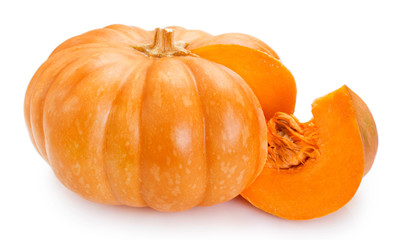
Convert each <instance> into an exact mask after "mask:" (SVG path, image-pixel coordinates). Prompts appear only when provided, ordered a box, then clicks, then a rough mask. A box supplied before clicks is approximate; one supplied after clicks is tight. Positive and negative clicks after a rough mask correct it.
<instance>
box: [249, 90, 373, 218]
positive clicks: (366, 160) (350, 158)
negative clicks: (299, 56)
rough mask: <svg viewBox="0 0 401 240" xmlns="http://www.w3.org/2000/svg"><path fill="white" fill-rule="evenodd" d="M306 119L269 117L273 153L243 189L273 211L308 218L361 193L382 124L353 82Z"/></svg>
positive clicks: (321, 100)
mask: <svg viewBox="0 0 401 240" xmlns="http://www.w3.org/2000/svg"><path fill="white" fill-rule="evenodd" d="M312 114H313V119H312V120H310V121H309V122H307V123H300V122H299V121H298V120H297V119H296V118H295V117H294V116H293V115H288V114H285V113H280V112H279V113H276V114H275V116H274V117H273V118H272V119H270V121H269V122H268V142H269V146H268V159H267V162H266V165H265V167H264V169H263V171H262V173H261V174H260V175H259V176H258V177H257V179H256V181H255V182H254V183H253V184H252V185H251V186H250V187H248V188H247V189H245V191H244V192H243V193H242V196H243V197H244V198H245V199H247V200H248V201H249V202H250V203H251V204H253V205H254V206H256V207H258V208H260V209H262V210H264V211H266V212H268V213H271V214H273V215H276V216H279V217H282V218H286V219H294V220H306V219H312V218H317V217H321V216H324V215H327V214H329V213H332V212H334V211H336V210H338V209H339V208H341V207H342V206H344V205H345V204H346V203H347V202H348V201H349V200H350V199H351V198H352V197H353V196H354V194H355V192H356V191H357V189H358V187H359V184H360V182H361V180H362V177H363V176H364V175H365V174H366V173H367V172H368V171H369V169H370V168H371V166H372V164H373V160H374V157H375V155H376V151H377V146H378V136H377V130H376V125H375V122H374V120H373V117H372V114H371V113H370V111H369V109H368V107H367V105H366V104H365V103H364V102H363V101H362V99H361V98H359V96H357V95H356V94H355V93H354V92H352V91H351V90H350V89H349V88H348V87H347V86H343V87H341V88H340V89H338V90H336V91H334V92H332V93H330V94H328V95H326V96H324V97H322V98H319V99H317V100H315V102H314V103H313V104H312Z"/></svg>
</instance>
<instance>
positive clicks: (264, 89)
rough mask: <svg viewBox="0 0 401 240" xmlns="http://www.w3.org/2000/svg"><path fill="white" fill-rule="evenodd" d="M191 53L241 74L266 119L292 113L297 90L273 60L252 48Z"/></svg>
mask: <svg viewBox="0 0 401 240" xmlns="http://www.w3.org/2000/svg"><path fill="white" fill-rule="evenodd" d="M191 52H192V53H194V54H196V55H198V56H200V57H202V58H205V59H208V60H210V61H213V62H216V63H219V64H221V65H223V66H226V67H228V68H229V69H231V70H233V71H234V72H236V73H237V74H238V75H240V76H241V77H242V78H243V79H244V80H245V81H246V82H247V83H248V85H249V86H250V87H251V89H252V90H253V92H254V93H255V95H256V97H257V98H258V100H259V102H260V104H261V106H262V109H263V112H264V114H265V117H266V119H270V118H271V117H272V116H273V115H274V113H275V112H278V111H280V112H285V113H293V112H294V108H295V100H296V95H297V89H296V85H295V80H294V77H293V76H292V74H291V72H290V71H289V70H288V69H287V68H286V67H285V66H284V65H283V64H282V63H281V62H280V61H279V60H278V59H276V58H274V57H272V56H271V55H268V54H267V53H265V52H261V51H258V50H255V49H252V48H248V47H244V46H240V45H234V44H216V45H209V46H205V47H200V48H197V49H191Z"/></svg>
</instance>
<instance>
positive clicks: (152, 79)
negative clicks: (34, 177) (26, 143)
mask: <svg viewBox="0 0 401 240" xmlns="http://www.w3.org/2000/svg"><path fill="white" fill-rule="evenodd" d="M174 32H175V34H176V35H175V39H174V36H173V33H174ZM174 40H175V41H174ZM152 42H153V43H152ZM194 49H195V50H194ZM196 49H197V50H196ZM237 50H238V52H239V53H240V54H239V55H238V56H237V57H233V58H232V59H231V60H229V59H227V56H231V55H233V54H235V51H237ZM230 51H231V52H230ZM195 53H196V54H195ZM220 53H221V54H220ZM248 53H249V54H248ZM202 55H205V56H206V57H205V58H206V59H205V58H202ZM216 55H217V56H219V58H221V59H220V61H221V62H222V64H223V65H228V67H230V64H231V65H233V66H231V68H227V67H224V66H223V65H221V64H218V63H216V62H219V59H217V60H216V61H215V62H212V61H209V60H207V58H208V57H209V58H216ZM241 55H246V56H241ZM260 58H262V60H264V61H266V62H265V64H263V63H262V62H260V61H259V60H260ZM233 61H237V63H234V62H233ZM244 62H254V63H255V67H251V66H248V65H241V64H238V63H244ZM273 63H274V64H273ZM269 64H270V65H269ZM270 68H274V69H272V72H268V71H267V70H269V69H270ZM282 73H283V76H280V74H282ZM266 74H267V75H266ZM269 74H270V75H269ZM266 76H267V77H266ZM269 76H270V77H269ZM263 77H264V78H263ZM280 78H282V79H281V80H282V84H281V85H280V83H274V84H273V83H272V84H271V85H272V88H269V86H268V85H269V82H274V81H280ZM244 80H245V81H244ZM246 82H248V83H249V84H250V85H251V86H253V87H254V88H255V87H256V88H261V89H268V90H266V91H267V93H269V94H270V95H269V94H268V96H266V97H264V98H263V99H262V101H261V102H262V106H265V107H267V108H269V106H268V104H267V103H268V102H269V101H271V102H273V103H276V104H275V105H274V108H279V110H281V111H286V112H290V113H291V112H292V111H293V105H294V104H295V95H296V90H295V83H294V80H293V78H292V75H291V74H290V73H289V71H288V70H286V69H285V67H284V66H282V64H281V63H280V61H279V60H278V57H277V55H276V54H275V53H274V51H273V50H271V49H270V48H269V47H268V46H267V45H266V44H264V43H263V42H261V41H260V40H258V39H255V38H253V37H251V36H247V35H243V34H223V35H219V36H215V37H214V36H211V35H209V34H207V33H204V32H202V31H196V30H185V29H183V28H179V27H172V28H171V29H157V30H156V31H145V30H142V29H139V28H136V27H128V26H124V25H111V26H108V27H106V28H103V29H97V30H93V31H90V32H87V33H85V34H82V35H79V36H77V37H74V38H71V39H69V40H67V41H66V42H64V43H63V44H61V45H60V46H59V47H57V48H56V49H55V50H54V52H53V53H52V54H51V55H50V57H49V58H48V60H47V61H46V62H45V63H44V64H43V65H42V66H41V67H40V68H39V70H38V71H37V72H36V74H35V75H34V77H33V79H32V80H31V82H30V84H29V87H28V89H27V92H26V97H25V118H26V124H27V126H28V130H29V133H30V136H31V139H32V142H33V143H34V145H35V147H36V149H37V150H38V152H39V153H40V155H41V156H42V157H43V158H44V159H45V160H46V161H47V162H48V163H49V165H50V166H51V167H52V168H53V170H54V172H55V175H56V176H57V178H58V179H59V180H60V181H61V182H62V183H63V184H64V185H65V186H66V187H67V188H69V189H71V190H72V191H74V192H76V193H78V194H79V195H81V196H83V197H84V198H86V199H88V200H91V201H95V202H99V203H105V204H122V205H129V206H135V207H141V206H149V207H152V208H154V209H157V210H161V211H181V210H186V209H189V208H192V207H194V206H197V205H200V206H208V205H213V204H217V203H221V202H224V201H227V200H229V199H232V198H234V197H235V196H237V195H238V194H239V193H241V192H242V191H243V190H244V189H245V188H246V187H247V186H249V185H250V184H251V183H252V182H253V181H254V179H255V178H256V177H257V176H258V174H259V173H260V172H261V170H262V167H263V165H264V163H265V159H266V155H267V139H266V138H267V134H266V123H265V118H264V116H263V112H262V109H261V107H260V104H259V102H258V100H257V98H256V97H255V95H254V93H253V92H252V90H251V88H250V87H249V86H248V85H247V84H246ZM286 87H287V88H288V89H289V90H287V91H286V90H285V88H286ZM275 88H276V89H277V93H272V92H271V91H273V90H274V89H275ZM271 89H273V90H271ZM258 91H259V94H260V89H258ZM282 92H283V93H285V94H282V95H280V94H281V93H282ZM281 98H286V100H285V101H282V102H283V103H282V104H283V105H282V107H281V108H280V106H281V105H280V99H281ZM292 99H293V103H291V101H292ZM291 105H292V106H291ZM268 111H276V110H275V109H273V110H272V109H270V110H269V109H268ZM265 113H266V112H265ZM269 114H270V112H269Z"/></svg>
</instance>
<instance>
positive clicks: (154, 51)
mask: <svg viewBox="0 0 401 240" xmlns="http://www.w3.org/2000/svg"><path fill="white" fill-rule="evenodd" d="M187 46H188V44H187V43H184V42H181V41H179V42H174V30H173V29H169V28H156V29H155V36H154V40H153V43H152V44H147V45H144V46H134V47H133V48H134V49H136V50H138V51H140V52H143V53H145V54H146V55H148V56H150V57H159V58H160V57H173V56H188V55H191V56H192V55H193V54H192V53H191V52H190V51H188V50H187V49H185V48H186V47H187Z"/></svg>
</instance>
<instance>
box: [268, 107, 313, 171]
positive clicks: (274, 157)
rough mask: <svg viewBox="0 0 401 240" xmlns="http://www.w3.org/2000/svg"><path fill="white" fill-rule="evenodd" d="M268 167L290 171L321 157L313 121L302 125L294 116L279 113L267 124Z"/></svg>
mask: <svg viewBox="0 0 401 240" xmlns="http://www.w3.org/2000/svg"><path fill="white" fill-rule="evenodd" d="M267 139H268V156H267V162H266V166H268V167H270V168H277V169H289V168H294V167H297V166H299V165H302V164H305V162H306V161H309V160H312V159H317V158H318V157H319V156H320V152H319V148H318V145H317V141H318V134H317V127H316V126H315V124H314V123H313V119H312V120H310V121H309V122H306V123H301V122H300V121H299V120H298V119H297V118H296V117H295V116H294V115H289V114H286V113H282V112H277V113H276V114H275V115H274V116H273V117H272V118H271V119H270V120H269V122H268V123H267Z"/></svg>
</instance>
